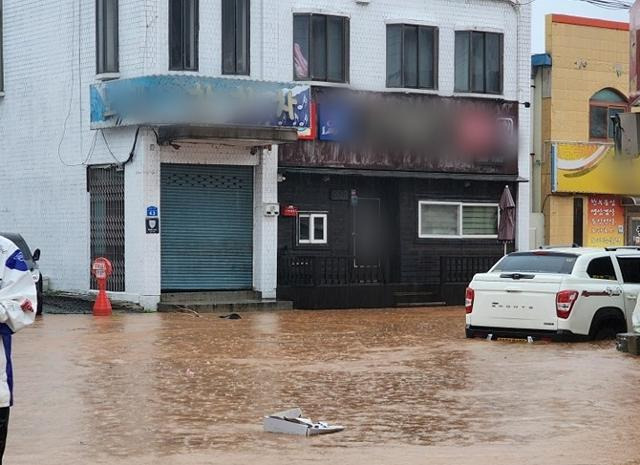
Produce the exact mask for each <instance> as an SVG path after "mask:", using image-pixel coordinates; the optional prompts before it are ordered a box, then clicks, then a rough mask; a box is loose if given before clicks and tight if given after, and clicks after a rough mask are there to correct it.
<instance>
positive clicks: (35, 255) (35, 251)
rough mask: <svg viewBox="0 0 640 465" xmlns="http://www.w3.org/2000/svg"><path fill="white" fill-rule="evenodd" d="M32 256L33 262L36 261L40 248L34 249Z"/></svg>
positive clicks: (38, 258) (38, 257)
mask: <svg viewBox="0 0 640 465" xmlns="http://www.w3.org/2000/svg"><path fill="white" fill-rule="evenodd" d="M32 257H33V261H34V262H37V261H38V260H40V249H36V250H34V251H33V255H32Z"/></svg>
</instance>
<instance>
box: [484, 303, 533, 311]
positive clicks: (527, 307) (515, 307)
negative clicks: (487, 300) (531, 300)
mask: <svg viewBox="0 0 640 465" xmlns="http://www.w3.org/2000/svg"><path fill="white" fill-rule="evenodd" d="M491 308H508V309H513V310H533V306H531V305H503V304H501V303H500V302H491Z"/></svg>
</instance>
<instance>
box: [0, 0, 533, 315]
mask: <svg viewBox="0 0 640 465" xmlns="http://www.w3.org/2000/svg"><path fill="white" fill-rule="evenodd" d="M3 4H4V61H5V66H4V69H5V95H4V96H3V97H0V141H1V143H0V183H1V185H3V186H11V187H10V188H9V189H7V188H6V187H5V188H4V191H3V195H2V197H1V198H0V230H2V229H9V230H15V231H20V232H22V233H23V234H24V236H25V238H26V239H27V241H28V242H29V243H30V244H31V245H32V246H34V247H40V248H41V249H42V251H43V255H42V261H41V267H42V271H43V273H44V274H45V275H47V276H49V277H50V279H51V281H50V283H51V287H52V288H54V289H64V290H71V291H86V289H87V288H88V285H89V203H88V194H87V192H86V180H85V172H86V166H85V165H86V163H91V164H95V163H110V162H113V161H114V159H113V157H112V155H111V154H110V153H109V151H108V150H107V148H106V146H105V143H104V141H103V140H102V137H101V136H99V137H97V138H96V133H95V132H94V131H91V130H90V129H89V98H88V97H89V90H88V86H89V84H91V83H94V82H96V80H95V53H94V52H95V38H94V31H95V16H94V2H87V1H84V0H77V1H75V0H74V1H66V2H60V1H55V0H43V1H39V2H34V1H32V0H3ZM294 11H321V12H327V13H341V14H346V15H349V16H350V17H351V43H350V49H351V66H350V74H351V87H353V88H357V89H368V90H375V91H385V90H386V89H385V48H386V47H385V37H386V30H385V22H392V21H411V22H418V23H424V24H430V25H435V26H438V27H439V29H440V53H439V90H438V91H437V92H436V93H438V94H440V95H444V96H450V95H453V66H454V61H453V60H454V53H453V50H454V32H455V30H456V29H469V28H474V29H480V30H490V31H500V32H504V34H505V55H504V56H505V65H504V69H505V78H504V95H503V96H502V97H503V98H505V99H507V100H519V101H521V102H524V101H529V82H530V81H529V51H530V39H529V37H530V31H529V29H530V7H529V6H521V7H519V8H516V7H514V6H513V5H512V4H511V2H509V1H506V0H505V1H501V0H465V1H462V0H403V1H401V2H400V1H398V0H371V3H370V4H369V5H367V6H362V5H359V4H357V3H356V2H355V1H353V0H254V1H252V5H251V76H250V78H252V79H266V80H276V81H290V80H291V79H292V76H293V71H292V54H291V50H292V13H293V12H294ZM518 11H519V13H520V14H518ZM167 17H168V1H167V0H120V75H121V77H133V76H139V75H145V74H154V73H167V72H168V27H167ZM220 22H221V19H220V1H219V0H201V1H200V43H199V49H200V57H199V62H200V71H199V73H198V74H202V75H207V76H219V75H220V74H221V73H220V71H221V57H220ZM529 124H530V122H529V111H528V110H526V109H524V107H522V106H521V107H520V127H519V130H520V136H521V140H520V163H519V168H520V176H521V177H522V178H524V179H528V177H529ZM134 132H135V131H134V129H133V128H129V129H123V128H120V129H114V130H107V131H105V132H104V133H105V136H106V138H107V140H108V143H109V146H110V148H111V151H112V152H113V154H114V155H115V158H117V159H118V160H120V161H122V160H125V159H126V158H127V156H128V154H129V151H130V149H131V145H132V143H133V135H134ZM94 138H96V139H95V146H94V144H93V142H94ZM58 147H59V150H58ZM92 147H93V148H92ZM171 150H172V149H164V148H162V149H159V148H158V147H156V146H155V140H154V138H153V136H152V135H151V134H150V133H149V132H147V131H142V138H141V140H140V141H139V145H138V150H137V151H136V156H135V157H134V158H133V162H132V163H131V164H130V165H128V166H127V168H126V174H125V182H126V187H125V188H126V202H125V210H126V212H125V216H126V221H127V226H126V251H127V252H126V253H127V255H126V266H127V277H126V280H127V282H126V284H127V294H128V296H127V297H128V298H130V299H132V300H140V301H141V302H145V305H146V303H150V304H153V302H154V301H155V300H157V289H159V285H158V282H159V266H158V263H155V262H154V261H153V260H156V261H157V262H159V238H157V237H149V236H147V235H145V234H143V233H144V229H143V224H142V221H143V220H141V219H140V218H141V217H140V216H138V215H140V212H141V211H142V212H144V210H142V209H143V208H144V207H145V206H146V205H148V204H156V203H159V184H158V179H159V178H158V176H159V170H158V166H159V163H160V162H161V161H164V160H180V161H185V162H203V163H220V162H221V161H222V160H227V161H228V162H232V163H242V160H243V159H244V158H243V157H245V156H246V154H245V155H243V156H241V157H236V156H232V157H230V158H228V157H227V156H228V154H229V151H228V150H227V149H226V148H225V149H224V150H221V149H219V148H218V149H216V148H212V147H207V146H205V147H197V148H193V149H192V150H191V149H190V150H187V148H183V149H181V152H182V153H181V154H180V155H179V156H178V154H174V153H172V152H171ZM275 160H276V155H275V153H274V152H271V153H269V152H267V153H265V154H264V155H263V158H262V161H263V163H262V165H260V164H259V162H258V161H256V162H255V164H256V165H259V166H260V167H259V168H257V169H256V173H258V174H259V176H257V177H256V179H257V181H258V180H260V179H261V180H262V181H260V182H263V184H261V185H260V184H259V183H257V184H256V188H257V192H258V195H259V196H262V200H263V201H268V202H271V201H272V200H273V201H275V197H274V196H275V195H276V188H277V187H276V184H275V171H276V169H275ZM252 163H253V162H252ZM528 192H529V189H527V188H522V189H520V196H519V199H518V229H519V234H518V246H519V247H527V245H528V243H529V240H528V234H529V211H530V210H529V193H528ZM256 208H257V207H256ZM268 220H269V221H266V220H264V222H259V224H257V225H256V227H257V232H256V246H259V247H260V250H261V252H260V253H259V255H258V256H257V257H256V270H258V271H259V272H258V274H256V278H255V279H256V287H257V288H259V289H261V290H264V292H266V294H265V295H269V293H270V292H272V289H273V288H274V287H275V266H276V265H275V243H276V240H277V237H276V229H277V228H276V226H275V222H276V220H275V219H273V218H269V219H268ZM261 221H262V220H261ZM149 257H156V258H153V259H151V258H149ZM145 260H146V261H145ZM141 263H144V264H145V266H144V268H145V271H144V274H140V275H138V274H137V273H136V272H135V269H136V268H138V267H139V266H140V264H141ZM147 265H148V266H147ZM268 270H271V272H269V271H268ZM270 273H271V274H270Z"/></svg>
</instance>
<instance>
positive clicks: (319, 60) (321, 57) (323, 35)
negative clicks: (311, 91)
mask: <svg viewBox="0 0 640 465" xmlns="http://www.w3.org/2000/svg"><path fill="white" fill-rule="evenodd" d="M311 50H312V53H311V60H312V61H311V78H312V79H318V80H321V81H325V80H326V79H327V19H326V17H325V16H321V15H313V16H312V17H311Z"/></svg>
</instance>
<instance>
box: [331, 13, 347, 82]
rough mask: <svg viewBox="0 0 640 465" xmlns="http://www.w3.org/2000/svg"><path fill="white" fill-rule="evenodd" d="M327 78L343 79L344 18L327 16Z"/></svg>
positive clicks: (332, 79) (339, 80)
mask: <svg viewBox="0 0 640 465" xmlns="http://www.w3.org/2000/svg"><path fill="white" fill-rule="evenodd" d="M327 47H328V56H327V78H328V80H329V81H334V82H341V81H344V62H345V60H344V53H345V46H344V18H341V17H339V16H327Z"/></svg>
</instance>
